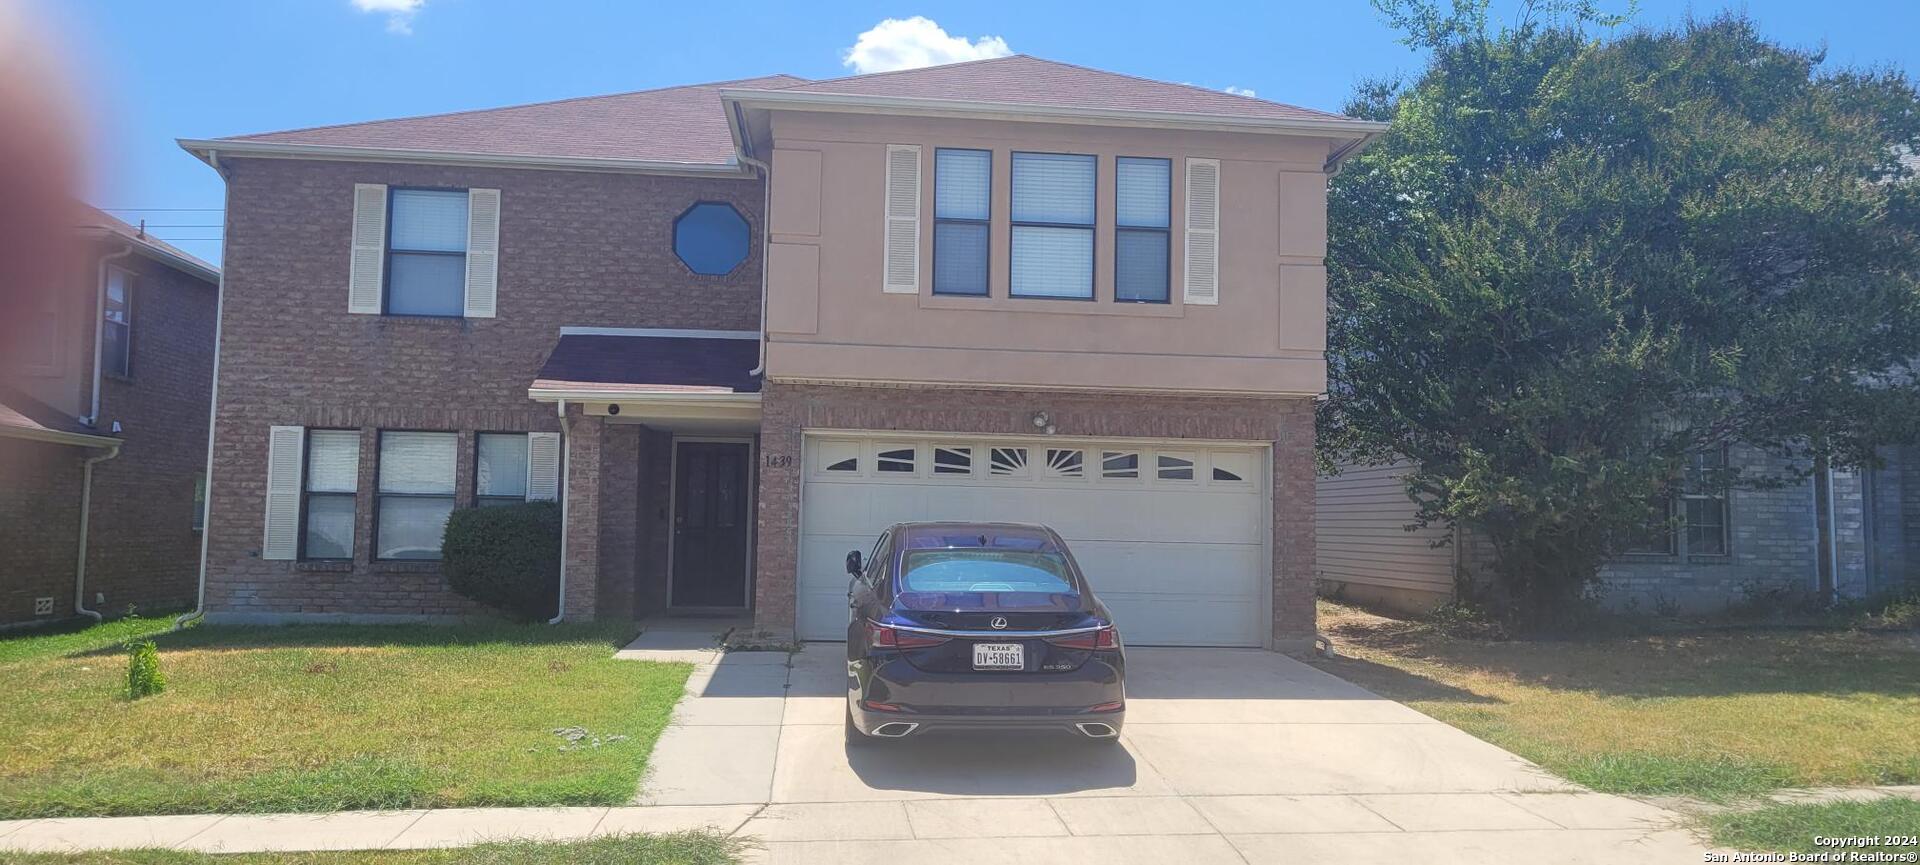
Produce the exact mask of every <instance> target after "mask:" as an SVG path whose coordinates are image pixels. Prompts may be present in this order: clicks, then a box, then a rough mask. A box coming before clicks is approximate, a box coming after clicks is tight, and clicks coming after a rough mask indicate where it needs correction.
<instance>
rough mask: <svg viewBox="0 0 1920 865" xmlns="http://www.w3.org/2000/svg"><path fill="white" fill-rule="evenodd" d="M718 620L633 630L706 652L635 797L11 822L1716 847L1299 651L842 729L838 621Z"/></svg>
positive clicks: (901, 841)
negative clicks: (1040, 710)
mask: <svg viewBox="0 0 1920 865" xmlns="http://www.w3.org/2000/svg"><path fill="white" fill-rule="evenodd" d="M709 625H711V623H701V624H699V625H696V626H689V627H687V628H685V629H683V630H682V631H681V632H679V633H678V634H675V633H672V630H673V629H671V628H669V629H664V630H656V631H654V632H652V636H651V638H643V642H646V643H647V645H636V646H633V647H629V649H628V650H626V651H623V652H622V653H621V657H630V658H635V659H660V660H680V661H690V662H693V663H696V664H698V665H699V666H698V668H697V669H696V671H695V673H694V675H693V677H692V678H691V679H690V680H689V682H688V686H687V687H688V695H687V698H686V699H685V700H684V701H683V702H682V703H681V704H680V706H679V707H678V708H677V709H676V710H675V714H674V721H673V723H672V725H671V726H669V728H668V729H667V731H666V732H665V733H664V734H663V735H662V736H661V739H660V742H659V744H658V746H657V747H656V748H655V751H654V756H653V761H652V766H653V768H652V771H651V773H650V776H649V778H648V779H647V781H646V783H645V784H644V785H643V787H642V789H643V790H644V791H645V792H644V794H643V796H642V798H641V799H640V800H639V801H638V802H637V803H636V805H635V806H631V807H619V808H496V809H449V810H438V811H403V812H388V813H375V812H349V813H339V814H328V815H234V816H221V815H206V816H179V817H130V818H108V819H58V820H30V821H16V822H11V823H0V851H3V850H74V849H110V848H127V847H170V848H176V849H183V850H201V851H210V852H244V851H259V850H329V849H378V848H388V849H399V848H420V847H440V846H456V845H466V844H473V843H478V842H481V841H487V840H502V839H508V838H533V839H546V840H577V839H583V838H589V837H593V836H597V835H606V834H615V833H629V832H670V831H681V830H687V829H697V828H707V829H710V830H712V831H717V832H721V833H725V834H729V835H733V836H735V837H739V838H743V839H752V840H753V842H754V843H753V846H752V847H751V848H750V849H749V851H748V858H749V860H750V861H755V862H771V863H862V862H874V863H881V862H885V863H888V865H893V863H897V862H899V861H914V862H918V863H940V862H966V863H969V865H978V863H995V862H1009V863H1011V862H1032V861H1057V860H1086V859H1089V858H1092V857H1097V860H1098V861H1107V862H1115V863H1132V862H1140V863H1147V862H1166V861H1175V860H1177V861H1180V862H1182V863H1183V865H1200V863H1212V862H1221V863H1234V865H1262V863H1281V862H1298V861H1308V862H1312V861H1338V862H1342V863H1370V862H1380V863H1388V862H1391V863H1395V865H1402V863H1406V862H1422V863H1453V862H1463V863H1464V862H1489V861H1524V860H1539V861H1553V862H1578V863H1613V862H1620V863H1628V862H1631V863H1662V862H1674V863H1679V862H1698V861H1701V859H1702V854H1703V853H1704V852H1705V850H1704V848H1702V847H1700V846H1698V842H1697V841H1696V840H1695V839H1694V838H1693V837H1692V835H1691V834H1690V833H1689V832H1687V831H1685V830H1684V829H1681V828H1679V824H1680V820H1681V818H1680V817H1679V815H1678V814H1676V813H1675V812H1673V811H1669V810H1665V809H1662V808H1659V807H1655V806H1653V805H1649V804H1646V803H1642V802H1638V801H1635V800H1631V799H1625V798H1621V797H1616V796H1606V795H1601V794H1597V793H1591V792H1587V791H1584V790H1581V789H1579V788H1577V787H1574V786H1572V785H1570V784H1568V783H1566V782H1564V781H1561V780H1559V779H1556V778H1553V777H1551V776H1549V775H1547V774H1545V773H1544V772H1542V771H1541V770H1539V769H1538V768H1537V767H1535V766H1533V765H1532V764H1530V763H1527V762H1526V761H1524V760H1521V759H1520V758H1518V757H1515V756H1513V755H1512V754H1509V753H1507V752H1505V751H1502V750H1500V749H1498V748H1495V747H1493V746H1492V745H1489V744H1487V743H1485V742H1482V741H1480V740H1478V739H1475V738H1473V737H1471V736H1468V735H1467V734H1465V733H1462V732H1460V731H1459V730H1456V729H1454V728H1452V727H1449V726H1447V725H1445V724H1441V723H1439V722H1437V721H1434V720H1433V719H1431V718H1428V717H1427V716H1425V715H1421V714H1419V713H1417V712H1414V711H1412V710H1411V709H1408V708H1406V707H1405V706H1401V705H1400V704H1398V703H1394V702H1392V701H1390V700H1385V699H1382V698H1380V697H1377V696H1375V695H1373V694H1371V693H1369V692H1367V691H1364V690H1361V689H1359V688H1357V687H1354V686H1353V685H1351V684H1348V683H1347V682H1344V681H1342V680H1340V679H1337V678H1334V677H1332V676H1329V675H1327V674H1325V673H1322V672H1320V671H1318V670H1315V669H1313V668H1311V667H1308V666H1306V665H1304V664H1301V663H1298V662H1296V661H1293V660H1291V659H1289V658H1286V657H1284V656H1281V655H1275V654H1271V653H1267V652H1257V651H1230V650H1202V649H1134V650H1130V651H1129V652H1128V658H1129V662H1130V669H1129V694H1128V698H1129V717H1128V724H1127V729H1126V733H1125V735H1124V737H1123V739H1122V741H1121V743H1120V747H1112V746H1105V745H1098V744H1093V743H1087V742H1082V741H1078V740H1072V739H1066V738H1048V737H1030V736H971V737H945V738H931V737H930V738H926V739H914V740H906V741H901V742H886V743H880V744H879V746H877V747H870V748H859V749H853V750H852V751H849V749H847V748H846V747H844V745H843V744H842V743H841V731H840V723H841V712H842V700H843V699H844V697H843V696H842V689H843V688H844V680H845V675H846V672H845V661H844V656H843V654H842V653H843V651H844V650H843V649H842V648H841V647H840V646H837V645H830V644H822V645H813V646H809V647H808V649H807V651H805V652H801V653H799V654H796V655H793V656H788V655H786V654H783V653H733V654H721V653H719V652H717V651H714V650H712V649H711V648H703V646H711V645H712V641H713V639H714V636H715V635H716V634H717V633H719V631H720V630H722V628H714V627H709ZM701 640H704V641H705V642H704V643H702V642H701ZM689 653H697V654H689ZM1470 697H1471V695H1463V696H1462V699H1467V698H1470Z"/></svg>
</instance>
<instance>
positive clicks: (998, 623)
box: [987, 616, 1007, 631]
mask: <svg viewBox="0 0 1920 865" xmlns="http://www.w3.org/2000/svg"><path fill="white" fill-rule="evenodd" d="M987 624H988V625H989V626H991V627H992V628H993V629H994V630H996V631H1004V630H1006V629H1007V617H1006V616H994V617H993V618H991V619H988V620H987Z"/></svg>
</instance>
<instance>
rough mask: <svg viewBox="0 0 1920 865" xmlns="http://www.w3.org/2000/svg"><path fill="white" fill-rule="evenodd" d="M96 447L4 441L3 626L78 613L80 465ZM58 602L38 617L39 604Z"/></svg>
mask: <svg viewBox="0 0 1920 865" xmlns="http://www.w3.org/2000/svg"><path fill="white" fill-rule="evenodd" d="M95 453H98V451H96V450H94V449H93V448H82V447H73V446H70V445H58V444H51V443H48V442H35V441H25V440H22V439H14V438H0V478H5V479H6V482H5V483H0V550H4V551H5V560H4V561H0V568H4V570H5V573H6V579H4V580H0V626H5V625H10V624H17V623H23V622H33V621H36V620H37V621H50V620H53V619H59V618H65V617H67V616H70V615H72V614H73V565H74V560H75V558H76V557H77V556H78V554H79V549H80V547H79V543H80V538H79V535H80V461H81V460H82V459H84V458H85V457H87V456H89V455H92V454H95ZM49 597H50V598H53V612H52V613H50V614H45V615H41V614H36V613H35V612H34V600H35V599H37V598H49Z"/></svg>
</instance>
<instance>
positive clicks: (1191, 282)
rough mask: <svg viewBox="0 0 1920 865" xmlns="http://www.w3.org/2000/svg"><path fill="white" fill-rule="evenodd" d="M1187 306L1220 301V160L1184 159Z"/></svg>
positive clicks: (1209, 304)
mask: <svg viewBox="0 0 1920 865" xmlns="http://www.w3.org/2000/svg"><path fill="white" fill-rule="evenodd" d="M1186 234H1187V245H1186V272H1187V273H1186V292H1185V297H1184V299H1185V300H1186V302H1187V303H1194V304H1203V305H1208V306H1211V305H1214V304H1218V303H1219V302H1220V160H1218V159H1189V160H1187V232H1186Z"/></svg>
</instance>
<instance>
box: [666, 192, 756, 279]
mask: <svg viewBox="0 0 1920 865" xmlns="http://www.w3.org/2000/svg"><path fill="white" fill-rule="evenodd" d="M749 234H750V232H749V230H748V228H747V220H746V217H744V216H741V215H740V211H738V210H734V209H733V205H731V204H725V203H722V202H718V201H702V202H700V203H698V204H695V205H694V206H692V207H689V208H687V209H686V212H684V213H682V214H680V217H679V218H678V219H675V220H674V221H673V254H674V255H677V256H679V257H680V261H681V262H682V263H684V264H686V266H687V269H688V270H691V271H693V272H694V273H699V274H705V275H707V276H724V275H726V274H729V273H732V272H733V269H734V268H736V267H739V266H740V262H743V261H746V260H747V247H748V245H749V243H751V240H750V238H749V236H748V235H749Z"/></svg>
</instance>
